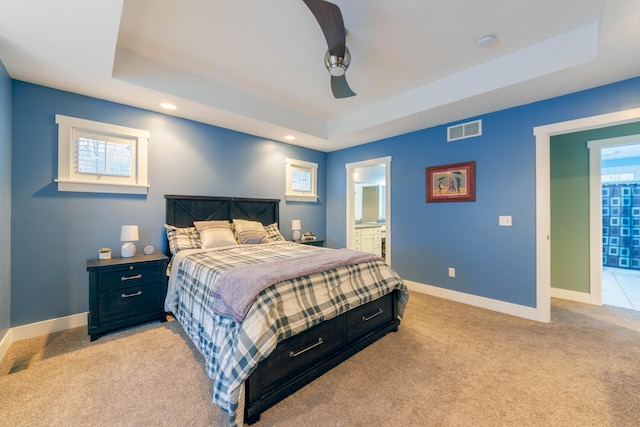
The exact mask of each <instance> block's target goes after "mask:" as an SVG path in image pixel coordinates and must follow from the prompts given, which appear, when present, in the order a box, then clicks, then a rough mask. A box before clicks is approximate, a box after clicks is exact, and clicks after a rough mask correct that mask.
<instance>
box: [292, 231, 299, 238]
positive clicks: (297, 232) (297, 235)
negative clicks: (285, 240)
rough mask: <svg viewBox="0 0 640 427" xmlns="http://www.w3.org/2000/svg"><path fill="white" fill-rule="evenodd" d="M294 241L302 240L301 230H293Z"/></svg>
mask: <svg viewBox="0 0 640 427" xmlns="http://www.w3.org/2000/svg"><path fill="white" fill-rule="evenodd" d="M293 240H300V230H293Z"/></svg>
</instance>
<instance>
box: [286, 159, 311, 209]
mask: <svg viewBox="0 0 640 427" xmlns="http://www.w3.org/2000/svg"><path fill="white" fill-rule="evenodd" d="M285 164H286V177H287V183H286V190H285V194H284V198H285V200H287V201H291V202H317V201H318V164H317V163H313V162H305V161H304V160H295V159H289V158H286V159H285ZM293 169H304V170H305V171H307V172H309V173H310V174H311V191H295V190H293V189H292V188H291V184H292V171H293Z"/></svg>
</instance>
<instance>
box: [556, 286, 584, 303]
mask: <svg viewBox="0 0 640 427" xmlns="http://www.w3.org/2000/svg"><path fill="white" fill-rule="evenodd" d="M551 298H560V299H566V300H569V301H575V302H582V303H585V304H593V303H592V302H591V294H587V293H584V292H577V291H569V290H567V289H560V288H553V287H552V288H551Z"/></svg>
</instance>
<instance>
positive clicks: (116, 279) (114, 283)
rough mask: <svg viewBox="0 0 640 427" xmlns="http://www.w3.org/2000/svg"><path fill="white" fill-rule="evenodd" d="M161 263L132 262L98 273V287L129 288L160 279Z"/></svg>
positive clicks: (104, 288)
mask: <svg viewBox="0 0 640 427" xmlns="http://www.w3.org/2000/svg"><path fill="white" fill-rule="evenodd" d="M159 265H160V264H159V263H144V264H131V265H127V266H124V267H122V268H116V269H112V270H108V271H101V272H99V273H98V289H99V290H100V291H104V290H107V289H119V288H128V287H132V286H140V285H146V284H149V283H155V282H159V281H160V276H161V275H162V271H161V269H160V268H159Z"/></svg>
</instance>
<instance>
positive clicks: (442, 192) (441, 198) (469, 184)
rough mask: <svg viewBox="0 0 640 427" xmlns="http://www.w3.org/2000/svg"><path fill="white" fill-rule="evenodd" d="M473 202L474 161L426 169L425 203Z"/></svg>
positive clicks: (474, 187)
mask: <svg viewBox="0 0 640 427" xmlns="http://www.w3.org/2000/svg"><path fill="white" fill-rule="evenodd" d="M475 200H476V162H475V161H473V162H464V163H453V164H450V165H440V166H431V167H428V168H427V203H433V202H473V201H475Z"/></svg>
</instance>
